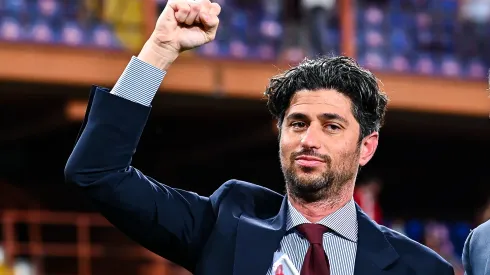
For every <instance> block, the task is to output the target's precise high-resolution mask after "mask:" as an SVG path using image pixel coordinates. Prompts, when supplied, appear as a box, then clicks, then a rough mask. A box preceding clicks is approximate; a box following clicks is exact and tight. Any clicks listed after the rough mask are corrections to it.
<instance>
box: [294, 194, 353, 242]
mask: <svg viewBox="0 0 490 275" xmlns="http://www.w3.org/2000/svg"><path fill="white" fill-rule="evenodd" d="M305 223H311V222H310V221H308V220H307V219H306V218H305V217H304V216H303V215H301V213H299V212H298V210H296V208H294V206H293V205H292V204H291V202H290V201H289V200H288V209H287V223H286V230H288V231H289V230H290V229H292V228H294V227H296V226H298V225H300V224H305ZM317 223H318V224H321V225H324V226H326V227H328V228H330V229H331V230H333V231H335V232H336V233H338V234H340V235H341V236H342V237H344V238H346V239H348V240H350V241H352V242H357V232H358V227H357V210H356V205H355V203H354V200H353V199H351V200H350V201H349V202H348V203H346V204H345V205H344V206H343V207H341V208H339V209H338V210H337V211H335V212H333V213H332V214H330V215H328V216H326V217H325V218H323V219H322V220H321V221H319V222H317Z"/></svg>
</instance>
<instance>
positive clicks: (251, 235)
mask: <svg viewBox="0 0 490 275" xmlns="http://www.w3.org/2000/svg"><path fill="white" fill-rule="evenodd" d="M286 213H287V198H286V197H284V199H283V202H282V204H281V208H280V211H279V213H278V214H277V215H276V216H275V217H273V218H271V219H267V220H260V219H257V218H252V217H249V216H247V215H246V214H242V216H240V220H239V222H238V229H237V237H236V248H235V264H234V267H233V274H234V275H250V274H258V275H265V274H266V273H267V270H268V269H269V268H270V267H271V266H272V260H273V257H274V252H275V251H276V250H277V248H278V247H279V244H280V242H281V239H282V237H283V236H284V234H285V233H286Z"/></svg>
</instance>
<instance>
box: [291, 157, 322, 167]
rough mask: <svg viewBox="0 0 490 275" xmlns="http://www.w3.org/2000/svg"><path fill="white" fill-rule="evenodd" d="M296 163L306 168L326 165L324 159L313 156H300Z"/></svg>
mask: <svg viewBox="0 0 490 275" xmlns="http://www.w3.org/2000/svg"><path fill="white" fill-rule="evenodd" d="M295 161H296V163H297V164H298V165H300V166H305V167H316V166H320V165H323V164H324V163H325V161H324V160H323V159H321V158H318V157H313V156H298V157H296V158H295Z"/></svg>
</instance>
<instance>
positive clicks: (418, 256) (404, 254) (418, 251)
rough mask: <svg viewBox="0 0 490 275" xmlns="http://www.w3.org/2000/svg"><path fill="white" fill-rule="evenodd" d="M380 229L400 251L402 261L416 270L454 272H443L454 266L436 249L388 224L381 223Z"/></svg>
mask: <svg viewBox="0 0 490 275" xmlns="http://www.w3.org/2000/svg"><path fill="white" fill-rule="evenodd" d="M380 230H381V231H382V232H383V234H384V235H385V237H386V239H387V240H388V241H389V242H390V244H391V245H392V246H393V248H395V250H396V251H397V252H398V254H399V256H400V258H401V259H402V261H404V262H406V263H407V264H408V265H410V266H412V267H413V268H415V270H427V271H429V270H432V271H433V272H428V273H427V274H453V273H444V272H443V271H446V272H450V271H452V270H453V268H452V266H451V264H450V263H449V262H448V261H447V260H445V259H444V258H442V257H441V256H440V255H439V254H437V253H436V252H435V251H434V250H432V249H430V248H429V247H427V246H425V245H423V244H421V243H419V242H417V241H415V240H412V239H410V238H409V237H407V236H405V235H403V234H401V233H399V232H397V231H395V230H393V229H390V228H388V227H386V226H382V225H380Z"/></svg>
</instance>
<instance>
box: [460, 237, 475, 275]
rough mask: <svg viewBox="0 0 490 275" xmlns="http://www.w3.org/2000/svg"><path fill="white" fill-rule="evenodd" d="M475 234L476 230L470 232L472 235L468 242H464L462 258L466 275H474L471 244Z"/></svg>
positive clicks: (467, 239)
mask: <svg viewBox="0 0 490 275" xmlns="http://www.w3.org/2000/svg"><path fill="white" fill-rule="evenodd" d="M474 232H475V231H474V230H472V231H470V234H469V235H468V237H467V238H466V241H465V242H464V246H463V255H462V256H461V258H462V262H463V268H464V272H465V275H473V268H472V265H471V253H470V252H471V247H470V243H471V241H472V237H473V233H474Z"/></svg>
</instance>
